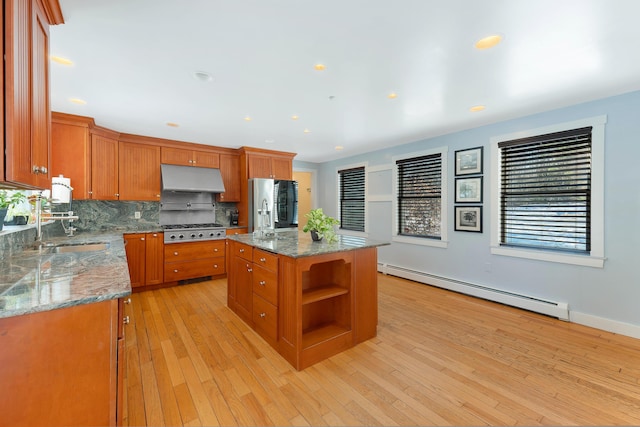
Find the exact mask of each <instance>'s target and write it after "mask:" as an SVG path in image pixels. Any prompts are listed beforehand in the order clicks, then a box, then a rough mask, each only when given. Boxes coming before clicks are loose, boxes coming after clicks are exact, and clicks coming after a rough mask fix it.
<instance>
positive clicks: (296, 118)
mask: <svg viewBox="0 0 640 427" xmlns="http://www.w3.org/2000/svg"><path fill="white" fill-rule="evenodd" d="M299 118H300V117H298V116H296V115H295V114H294V115H293V116H291V120H298V119H299Z"/></svg>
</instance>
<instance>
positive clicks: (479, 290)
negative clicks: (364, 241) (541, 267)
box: [378, 263, 569, 320]
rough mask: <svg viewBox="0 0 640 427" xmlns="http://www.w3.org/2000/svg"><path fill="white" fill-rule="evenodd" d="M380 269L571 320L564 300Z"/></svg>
mask: <svg viewBox="0 0 640 427" xmlns="http://www.w3.org/2000/svg"><path fill="white" fill-rule="evenodd" d="M378 271H379V272H380V273H383V274H388V275H391V276H397V277H402V278H404V279H409V280H413V281H415V282H420V283H425V284H427V285H432V286H437V287H439V288H443V289H448V290H450V291H454V292H460V293H462V294H466V295H471V296H474V297H478V298H482V299H486V300H489V301H495V302H499V303H501V304H506V305H510V306H513V307H518V308H522V309H525V310H529V311H533V312H536V313H541V314H546V315H547V316H552V317H557V318H558V319H561V320H569V304H567V303H564V302H554V301H545V300H542V299H539V298H534V297H530V296H527V295H520V294H516V293H512V292H507V291H501V290H499V289H493V288H489V287H487V286H482V285H475V284H473V283H468V282H463V281H460V280H455V279H449V278H446V277H442V276H436V275H433V274H429V273H425V272H422V271H417V270H411V269H408V268H404V267H399V266H395V265H390V264H385V263H378Z"/></svg>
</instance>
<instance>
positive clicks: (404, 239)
mask: <svg viewBox="0 0 640 427" xmlns="http://www.w3.org/2000/svg"><path fill="white" fill-rule="evenodd" d="M448 153H449V149H448V147H446V146H445V147H436V148H433V149H429V150H424V151H419V152H413V153H408V154H403V155H398V156H393V157H392V159H391V160H392V162H393V183H392V190H393V198H392V211H393V221H392V227H393V230H392V234H391V241H393V242H398V243H409V244H412V245H420V246H431V247H436V248H447V247H448V245H449V241H448V229H449V210H448V205H449V203H448V200H449V185H448V176H449V175H448V165H449V160H448V159H449V157H448ZM433 154H440V156H441V157H440V160H441V162H442V164H441V169H440V173H441V177H440V179H441V186H440V192H441V194H440V217H441V218H440V239H434V238H425V237H413V236H404V235H401V234H398V225H399V218H398V164H397V162H398V161H399V160H406V159H412V158H415V157H422V156H429V155H433Z"/></svg>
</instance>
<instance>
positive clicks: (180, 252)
mask: <svg viewBox="0 0 640 427" xmlns="http://www.w3.org/2000/svg"><path fill="white" fill-rule="evenodd" d="M225 273H226V265H225V240H205V241H195V242H185V243H170V244H166V245H164V280H165V282H177V281H180V280H189V279H196V278H199V277H208V276H219V275H222V274H225Z"/></svg>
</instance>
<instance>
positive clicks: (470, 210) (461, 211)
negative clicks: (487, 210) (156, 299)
mask: <svg viewBox="0 0 640 427" xmlns="http://www.w3.org/2000/svg"><path fill="white" fill-rule="evenodd" d="M455 216H456V217H455V221H454V224H455V227H454V229H455V231H471V232H475V233H482V206H456V207H455Z"/></svg>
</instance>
